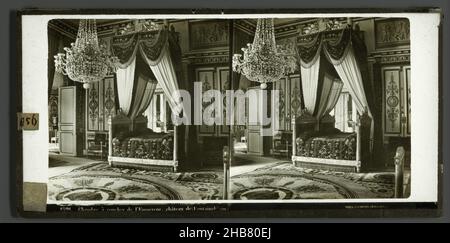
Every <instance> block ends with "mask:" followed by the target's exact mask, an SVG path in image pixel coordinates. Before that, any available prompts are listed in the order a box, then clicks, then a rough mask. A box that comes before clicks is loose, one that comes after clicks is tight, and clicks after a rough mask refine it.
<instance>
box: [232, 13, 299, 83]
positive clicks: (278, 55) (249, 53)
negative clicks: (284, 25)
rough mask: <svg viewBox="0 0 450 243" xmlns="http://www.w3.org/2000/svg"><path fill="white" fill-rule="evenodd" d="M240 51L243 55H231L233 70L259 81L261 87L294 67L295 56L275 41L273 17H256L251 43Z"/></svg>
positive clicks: (293, 69)
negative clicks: (256, 21) (253, 36)
mask: <svg viewBox="0 0 450 243" xmlns="http://www.w3.org/2000/svg"><path fill="white" fill-rule="evenodd" d="M242 51H243V52H244V56H243V57H242V55H241V54H234V56H233V71H235V72H238V73H241V74H243V75H245V76H246V77H247V78H248V79H249V80H251V81H256V82H259V83H261V88H262V89H265V88H266V87H267V83H270V82H276V81H278V80H280V79H281V78H282V77H283V76H285V75H287V74H289V73H292V72H294V71H295V69H296V59H295V57H294V56H293V55H292V54H291V53H290V52H288V51H286V50H284V49H283V48H282V47H281V46H278V45H276V43H275V33H274V27H273V19H258V23H257V26H256V32H255V38H254V39H253V44H250V43H248V44H247V48H242Z"/></svg>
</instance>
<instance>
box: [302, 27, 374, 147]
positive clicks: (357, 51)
mask: <svg viewBox="0 0 450 243" xmlns="http://www.w3.org/2000/svg"><path fill="white" fill-rule="evenodd" d="M297 47H298V48H297V50H298V55H299V58H300V63H301V72H302V74H301V76H302V87H303V90H304V93H303V96H304V97H303V98H304V102H305V109H306V110H307V111H308V112H309V113H311V114H312V115H314V116H315V117H316V118H317V119H320V118H321V116H322V115H324V114H327V113H328V112H329V111H331V109H333V107H334V106H335V104H336V102H337V99H338V97H339V93H340V92H341V89H342V86H343V85H345V86H346V87H347V88H348V90H349V93H350V95H351V97H352V100H353V101H354V103H355V106H356V109H357V111H358V114H359V115H367V116H368V117H369V118H371V120H372V122H371V134H370V137H371V139H372V141H373V139H374V130H376V129H374V126H377V123H376V122H373V121H376V120H377V119H378V117H377V115H378V112H372V111H374V110H376V109H377V107H376V106H374V101H373V94H372V93H373V84H372V83H371V81H370V78H369V74H368V68H367V52H366V46H365V44H364V41H363V40H362V38H361V36H360V33H359V31H355V30H353V29H352V28H350V27H348V26H347V27H346V28H343V29H336V30H324V31H320V32H316V33H313V34H307V35H300V36H298V37H297ZM324 66H326V67H327V68H324ZM329 67H332V68H331V69H333V70H330V68H329ZM327 69H328V70H327ZM333 73H334V74H333ZM333 76H335V77H333ZM336 77H338V78H339V79H340V80H341V81H338V80H337V79H336ZM330 80H334V81H330ZM327 94H328V95H327ZM325 100H327V102H325Z"/></svg>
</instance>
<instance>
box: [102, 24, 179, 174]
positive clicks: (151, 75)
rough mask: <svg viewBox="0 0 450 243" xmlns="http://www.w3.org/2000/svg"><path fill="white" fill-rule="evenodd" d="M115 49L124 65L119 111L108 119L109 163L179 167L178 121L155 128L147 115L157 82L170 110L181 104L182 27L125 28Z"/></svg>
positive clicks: (115, 39) (119, 82) (119, 75)
mask: <svg viewBox="0 0 450 243" xmlns="http://www.w3.org/2000/svg"><path fill="white" fill-rule="evenodd" d="M111 52H112V53H113V54H114V55H115V56H117V57H118V59H119V61H120V65H119V69H118V70H117V73H116V81H117V96H118V104H119V109H118V110H119V112H118V114H117V115H116V116H114V117H111V118H110V121H109V124H110V129H109V151H108V153H109V156H108V161H109V164H110V165H111V166H122V167H138V168H146V169H147V168H150V169H158V170H170V171H177V167H178V137H179V135H178V128H177V126H176V125H175V126H174V128H173V130H172V131H168V132H167V133H156V132H155V131H152V130H151V129H149V128H147V118H146V117H144V116H143V115H142V114H143V113H144V112H145V110H146V109H147V108H148V106H149V104H150V102H151V100H152V97H153V96H154V93H155V88H156V85H157V84H158V85H159V87H161V89H162V90H163V92H164V95H165V96H166V100H167V101H168V104H169V106H170V108H171V110H173V111H181V110H182V107H181V106H180V102H179V100H178V98H177V97H176V96H175V91H176V90H178V89H179V83H178V80H179V77H177V75H179V70H180V69H179V67H178V66H177V64H178V63H177V61H178V60H177V59H179V58H177V57H176V55H178V54H179V52H180V49H179V45H178V41H177V33H175V32H174V31H173V30H168V29H167V26H164V27H162V28H159V29H153V30H148V31H144V32H134V33H130V34H127V33H125V34H123V33H121V34H120V35H117V36H114V37H113V38H112V40H111Z"/></svg>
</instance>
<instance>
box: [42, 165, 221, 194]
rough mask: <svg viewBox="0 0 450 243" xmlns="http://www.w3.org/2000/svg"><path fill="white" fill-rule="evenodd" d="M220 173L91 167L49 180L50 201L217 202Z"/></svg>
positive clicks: (219, 188)
mask: <svg viewBox="0 0 450 243" xmlns="http://www.w3.org/2000/svg"><path fill="white" fill-rule="evenodd" d="M222 184H223V173H222V172H221V171H220V172H211V171H201V172H191V173H189V172H184V173H170V172H157V171H148V170H138V169H124V168H112V167H110V166H109V165H108V164H107V163H104V162H101V163H94V164H90V165H87V166H83V167H80V168H77V169H75V170H73V171H71V172H69V173H67V174H63V175H59V176H55V177H52V178H50V179H49V183H48V198H49V200H52V201H86V200H87V201H92V200H94V201H104V200H218V199H222Z"/></svg>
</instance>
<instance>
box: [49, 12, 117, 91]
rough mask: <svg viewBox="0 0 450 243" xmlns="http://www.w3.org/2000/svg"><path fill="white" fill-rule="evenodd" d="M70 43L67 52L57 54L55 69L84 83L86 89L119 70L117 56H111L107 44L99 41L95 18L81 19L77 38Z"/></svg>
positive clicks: (66, 48)
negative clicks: (101, 43) (100, 43)
mask: <svg viewBox="0 0 450 243" xmlns="http://www.w3.org/2000/svg"><path fill="white" fill-rule="evenodd" d="M70 45H71V47H70V48H69V47H65V48H64V50H65V51H66V53H65V54H64V53H58V55H56V56H55V70H56V71H57V72H60V73H62V74H64V75H67V76H69V78H70V79H71V80H73V81H77V82H81V83H83V87H84V88H85V89H89V87H90V84H91V83H93V82H97V81H100V80H102V79H103V78H105V77H106V76H107V75H108V74H110V73H115V72H116V71H117V66H116V64H117V63H118V59H117V57H114V56H111V55H110V54H109V53H108V50H107V48H106V46H105V45H99V43H98V37H97V26H96V24H95V20H90V19H82V20H80V25H79V27H78V34H77V39H76V40H75V43H71V44H70Z"/></svg>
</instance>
